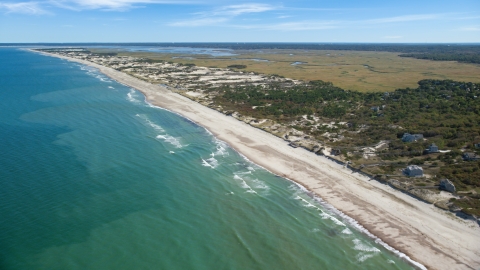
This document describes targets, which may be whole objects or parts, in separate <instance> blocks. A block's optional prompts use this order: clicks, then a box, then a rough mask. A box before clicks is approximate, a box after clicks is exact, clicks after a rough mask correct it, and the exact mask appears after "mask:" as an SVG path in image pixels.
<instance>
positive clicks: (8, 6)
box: [0, 2, 49, 15]
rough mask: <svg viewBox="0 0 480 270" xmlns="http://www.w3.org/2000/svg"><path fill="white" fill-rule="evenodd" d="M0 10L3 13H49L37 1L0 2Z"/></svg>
mask: <svg viewBox="0 0 480 270" xmlns="http://www.w3.org/2000/svg"><path fill="white" fill-rule="evenodd" d="M0 10H3V11H5V13H21V14H30V15H32V14H33V15H40V14H49V12H48V11H46V10H45V9H43V8H42V7H41V6H40V4H39V3H38V2H20V3H0Z"/></svg>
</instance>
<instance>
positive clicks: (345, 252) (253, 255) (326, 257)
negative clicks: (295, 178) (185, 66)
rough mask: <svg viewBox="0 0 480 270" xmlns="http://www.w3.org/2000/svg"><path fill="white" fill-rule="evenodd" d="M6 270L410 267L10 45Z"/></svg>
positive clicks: (334, 219)
mask: <svg viewBox="0 0 480 270" xmlns="http://www.w3.org/2000/svg"><path fill="white" fill-rule="evenodd" d="M0 59H1V63H2V65H1V66H0V70H1V71H0V95H1V96H0V107H1V110H2V114H0V149H1V150H2V151H1V153H0V181H1V184H2V188H1V189H0V198H1V199H0V213H1V216H2V218H1V219H0V245H1V247H2V248H1V249H0V268H1V269H379V268H381V269H411V268H412V267H411V266H410V265H409V264H407V263H406V262H405V261H404V260H403V259H401V258H400V257H398V256H396V255H395V254H394V253H393V252H390V251H388V250H386V249H385V248H384V247H383V246H382V245H380V244H378V243H376V242H375V241H374V240H373V239H371V238H369V237H368V236H367V235H366V234H365V233H363V232H361V231H360V230H359V229H358V228H357V227H356V226H355V225H354V224H351V223H350V222H349V221H348V219H345V218H344V217H342V216H341V215H338V214H336V213H335V210H334V209H332V208H331V207H329V206H328V205H325V204H323V203H322V202H321V201H320V200H317V199H315V198H313V197H312V196H310V195H309V194H308V193H306V192H305V191H304V190H303V189H302V188H301V187H299V186H297V185H296V184H293V183H292V182H290V181H288V180H286V179H283V178H280V177H277V176H275V175H273V174H271V173H269V172H268V171H266V170H264V169H262V168H260V167H258V166H256V165H255V164H252V163H251V162H249V161H248V160H246V159H245V158H243V157H242V156H241V155H239V154H238V153H236V152H235V151H233V150H232V149H231V148H229V147H228V146H227V145H226V144H225V143H223V142H221V141H218V140H216V139H215V138H214V137H213V136H212V135H211V134H210V133H209V132H208V131H206V130H205V129H204V128H202V127H199V126H197V125H196V124H194V123H192V122H190V121H189V120H187V119H185V118H182V117H180V116H178V115H176V114H174V113H171V112H169V111H166V110H163V109H159V108H156V107H154V106H151V105H149V104H148V103H146V102H145V101H144V96H143V95H142V94H141V93H139V92H138V91H136V90H133V89H131V88H129V87H127V86H124V85H121V84H119V83H116V82H114V81H112V80H110V79H109V78H107V77H105V76H104V75H102V74H100V73H98V72H97V71H96V70H95V69H92V68H89V67H85V66H81V65H79V64H75V63H71V62H67V61H64V60H60V59H57V58H52V57H47V56H42V55H38V54H34V53H31V52H27V51H22V50H16V49H11V48H3V49H0Z"/></svg>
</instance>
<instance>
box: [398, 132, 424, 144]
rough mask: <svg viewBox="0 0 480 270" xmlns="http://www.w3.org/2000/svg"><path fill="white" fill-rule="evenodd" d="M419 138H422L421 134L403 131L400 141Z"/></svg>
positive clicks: (413, 140) (410, 140) (412, 140)
mask: <svg viewBox="0 0 480 270" xmlns="http://www.w3.org/2000/svg"><path fill="white" fill-rule="evenodd" d="M420 139H423V135H422V134H410V133H403V137H402V142H415V141H417V140H420Z"/></svg>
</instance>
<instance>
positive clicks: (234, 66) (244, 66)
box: [227, 65, 247, 69]
mask: <svg viewBox="0 0 480 270" xmlns="http://www.w3.org/2000/svg"><path fill="white" fill-rule="evenodd" d="M227 67H228V68H236V69H243V68H247V65H229V66H227Z"/></svg>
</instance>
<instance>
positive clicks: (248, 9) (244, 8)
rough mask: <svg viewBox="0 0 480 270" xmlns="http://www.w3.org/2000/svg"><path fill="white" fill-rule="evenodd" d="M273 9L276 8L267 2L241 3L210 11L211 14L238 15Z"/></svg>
mask: <svg viewBox="0 0 480 270" xmlns="http://www.w3.org/2000/svg"><path fill="white" fill-rule="evenodd" d="M274 9H276V8H275V7H273V6H271V5H267V4H255V3H253V4H241V5H231V6H224V7H220V8H218V9H217V10H215V11H214V12H212V15H222V16H239V15H242V14H246V13H261V12H265V11H270V10H274Z"/></svg>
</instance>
